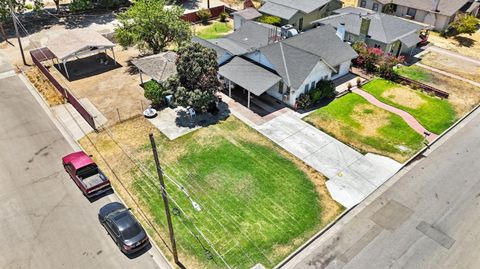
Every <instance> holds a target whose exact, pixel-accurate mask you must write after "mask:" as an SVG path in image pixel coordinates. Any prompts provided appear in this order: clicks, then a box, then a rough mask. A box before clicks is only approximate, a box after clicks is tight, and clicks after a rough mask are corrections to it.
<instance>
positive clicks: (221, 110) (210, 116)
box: [175, 101, 231, 128]
mask: <svg viewBox="0 0 480 269" xmlns="http://www.w3.org/2000/svg"><path fill="white" fill-rule="evenodd" d="M230 113H231V112H230V108H229V107H228V104H227V103H225V102H223V101H220V102H218V105H217V109H215V111H212V112H207V113H198V112H197V114H196V115H195V116H193V117H191V116H190V115H188V114H187V111H186V110H183V109H182V110H179V111H178V112H177V118H176V119H175V123H176V124H177V126H181V127H189V128H195V127H197V126H201V127H207V126H209V125H213V124H216V123H218V122H220V121H222V120H224V119H226V118H228V116H229V115H230Z"/></svg>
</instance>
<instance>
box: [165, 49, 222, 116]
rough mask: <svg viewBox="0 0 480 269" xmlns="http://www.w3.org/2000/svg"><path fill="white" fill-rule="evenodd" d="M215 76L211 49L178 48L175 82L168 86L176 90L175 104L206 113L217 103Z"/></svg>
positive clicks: (216, 66)
mask: <svg viewBox="0 0 480 269" xmlns="http://www.w3.org/2000/svg"><path fill="white" fill-rule="evenodd" d="M217 72H218V63H217V54H216V52H215V51H214V50H213V49H210V48H206V47H204V46H202V45H200V44H198V43H187V44H184V45H183V46H182V47H180V48H179V50H178V61H177V76H176V81H170V82H169V84H170V86H171V87H174V88H175V89H174V92H175V94H174V95H175V100H176V102H177V104H178V105H181V106H184V107H187V106H191V107H193V108H194V109H195V110H197V111H201V112H206V111H207V109H208V108H209V106H210V105H211V104H212V103H213V102H214V101H216V99H217V97H216V96H215V93H216V92H217V90H218V88H219V81H218V78H217Z"/></svg>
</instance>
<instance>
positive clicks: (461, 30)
mask: <svg viewBox="0 0 480 269" xmlns="http://www.w3.org/2000/svg"><path fill="white" fill-rule="evenodd" d="M479 24H480V20H479V19H477V18H475V16H473V15H469V14H463V15H458V17H457V19H456V20H455V21H454V22H452V23H451V24H450V26H451V27H452V28H453V29H454V30H455V31H454V33H453V35H456V34H469V35H472V34H474V33H475V32H476V31H477V30H478V26H479Z"/></svg>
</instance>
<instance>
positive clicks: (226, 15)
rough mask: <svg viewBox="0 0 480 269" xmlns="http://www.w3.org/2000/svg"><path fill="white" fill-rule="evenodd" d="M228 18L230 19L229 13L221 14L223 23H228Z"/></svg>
mask: <svg viewBox="0 0 480 269" xmlns="http://www.w3.org/2000/svg"><path fill="white" fill-rule="evenodd" d="M227 18H228V13H227V12H225V11H223V12H222V13H220V21H221V22H226V21H227Z"/></svg>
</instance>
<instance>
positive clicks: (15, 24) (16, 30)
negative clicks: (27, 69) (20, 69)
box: [10, 1, 27, 65]
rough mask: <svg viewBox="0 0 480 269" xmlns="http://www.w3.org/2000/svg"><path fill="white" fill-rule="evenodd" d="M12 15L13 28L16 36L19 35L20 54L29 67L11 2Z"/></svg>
mask: <svg viewBox="0 0 480 269" xmlns="http://www.w3.org/2000/svg"><path fill="white" fill-rule="evenodd" d="M10 13H11V15H12V20H13V26H14V27H15V34H16V35H17V40H18V45H19V46H20V53H21V54H22V60H23V64H24V65H27V61H25V54H23V46H22V41H21V40H20V34H19V33H18V25H17V19H16V17H15V12H14V9H13V4H12V1H10Z"/></svg>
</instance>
